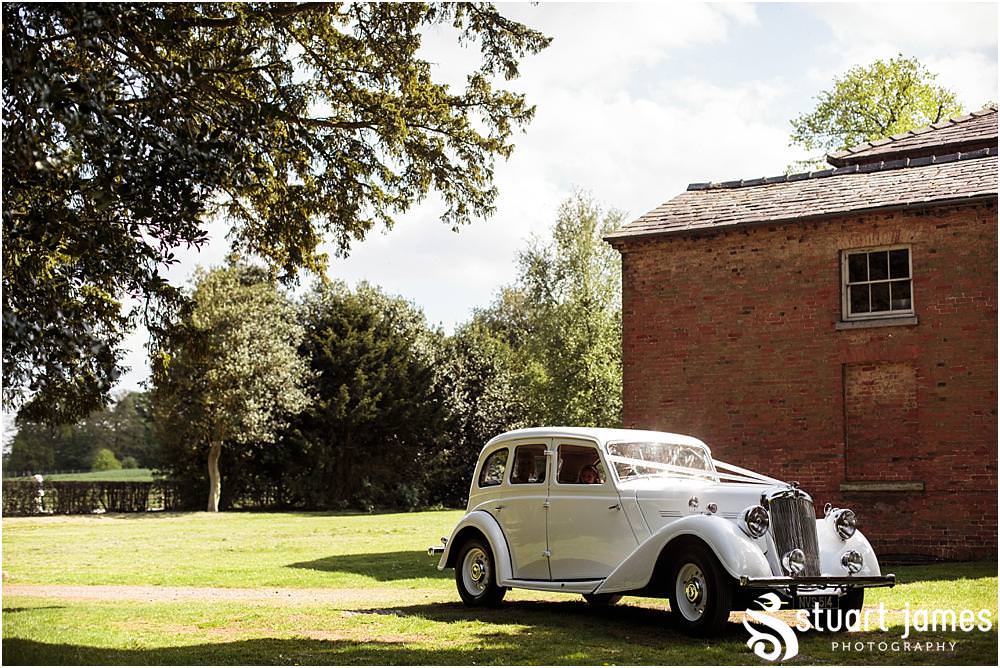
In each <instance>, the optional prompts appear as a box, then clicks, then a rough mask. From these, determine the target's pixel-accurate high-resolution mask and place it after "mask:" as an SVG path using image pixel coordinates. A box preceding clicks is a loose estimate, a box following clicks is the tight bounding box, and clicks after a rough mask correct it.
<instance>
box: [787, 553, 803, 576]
mask: <svg viewBox="0 0 1000 668" xmlns="http://www.w3.org/2000/svg"><path fill="white" fill-rule="evenodd" d="M781 566H782V567H783V568H784V569H785V572H786V573H788V574H789V575H798V574H799V573H801V572H802V571H803V570H805V567H806V554H805V552H803V551H802V550H800V549H799V548H795V549H793V550H789V551H788V552H786V553H785V556H783V557H782V558H781Z"/></svg>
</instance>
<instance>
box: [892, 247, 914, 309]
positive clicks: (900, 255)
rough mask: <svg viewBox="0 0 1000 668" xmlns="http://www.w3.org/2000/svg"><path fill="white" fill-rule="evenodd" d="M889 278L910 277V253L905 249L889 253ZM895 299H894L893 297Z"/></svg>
mask: <svg viewBox="0 0 1000 668" xmlns="http://www.w3.org/2000/svg"><path fill="white" fill-rule="evenodd" d="M889 277H890V278H909V277H910V251H909V250H907V249H905V248H900V249H899V250H894V251H889ZM893 299H895V297H893Z"/></svg>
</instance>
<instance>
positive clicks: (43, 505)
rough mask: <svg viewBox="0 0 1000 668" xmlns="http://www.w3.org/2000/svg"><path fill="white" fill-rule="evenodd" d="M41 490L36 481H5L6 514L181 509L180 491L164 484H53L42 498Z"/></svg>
mask: <svg viewBox="0 0 1000 668" xmlns="http://www.w3.org/2000/svg"><path fill="white" fill-rule="evenodd" d="M39 487H40V486H39V485H38V483H36V482H35V481H34V480H4V481H3V514H4V515H5V516H11V515H40V514H54V515H80V514H90V513H93V512H95V511H104V512H108V513H141V512H145V511H148V510H153V509H162V510H178V509H179V504H178V497H177V491H176V489H175V488H174V487H173V486H172V485H170V484H169V483H163V482H85V481H49V482H45V483H44V485H43V486H42V488H43V489H44V491H45V494H44V496H41V497H40V496H39Z"/></svg>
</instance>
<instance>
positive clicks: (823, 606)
mask: <svg viewBox="0 0 1000 668" xmlns="http://www.w3.org/2000/svg"><path fill="white" fill-rule="evenodd" d="M838 598H840V597H839V596H836V595H833V594H826V595H822V596H796V597H795V607H796V608H802V609H806V610H813V609H815V608H816V607H817V606H819V609H820V610H833V609H835V608H836V607H837V603H838V601H837V599H838Z"/></svg>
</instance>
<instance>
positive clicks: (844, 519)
mask: <svg viewBox="0 0 1000 668" xmlns="http://www.w3.org/2000/svg"><path fill="white" fill-rule="evenodd" d="M833 526H834V527H835V528H836V529H837V535H838V536H840V537H841V538H842V539H844V540H847V539H848V538H850V537H851V536H853V535H854V532H855V531H857V530H858V518H857V516H856V515H855V514H854V511H853V510H848V509H847V508H843V509H840V510H835V511H834V513H833Z"/></svg>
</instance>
